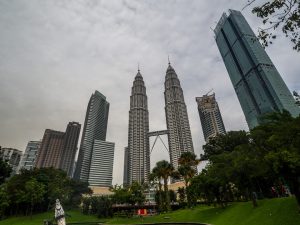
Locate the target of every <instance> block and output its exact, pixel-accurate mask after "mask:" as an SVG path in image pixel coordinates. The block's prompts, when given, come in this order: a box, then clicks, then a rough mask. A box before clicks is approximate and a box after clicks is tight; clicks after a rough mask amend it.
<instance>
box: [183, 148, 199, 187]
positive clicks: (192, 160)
mask: <svg viewBox="0 0 300 225" xmlns="http://www.w3.org/2000/svg"><path fill="white" fill-rule="evenodd" d="M199 162H200V160H199V159H197V156H196V155H195V154H194V153H192V152H184V153H182V154H181V156H180V158H179V159H178V164H179V167H178V172H179V174H180V175H181V176H182V177H183V179H184V183H185V187H186V188H187V187H188V184H189V181H190V180H191V179H192V177H194V176H195V174H196V173H197V165H198V164H199Z"/></svg>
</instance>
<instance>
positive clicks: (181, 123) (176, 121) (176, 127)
mask: <svg viewBox="0 0 300 225" xmlns="http://www.w3.org/2000/svg"><path fill="white" fill-rule="evenodd" d="M164 95H165V112H166V121H167V129H168V131H169V136H168V137H169V138H168V142H169V152H170V162H171V164H172V165H173V166H174V168H175V169H177V168H178V159H179V157H180V156H181V154H182V153H183V152H192V153H194V147H193V141H192V135H191V129H190V123H189V118H188V114H187V108H186V104H185V101H184V96H183V91H182V88H181V85H180V81H179V79H178V77H177V74H176V72H175V70H174V69H173V67H172V66H171V64H170V63H169V66H168V69H167V72H166V77H165V92H164Z"/></svg>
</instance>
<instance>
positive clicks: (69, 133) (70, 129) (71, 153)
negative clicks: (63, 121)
mask: <svg viewBox="0 0 300 225" xmlns="http://www.w3.org/2000/svg"><path fill="white" fill-rule="evenodd" d="M80 128H81V124H80V123H78V122H69V124H68V126H67V130H66V132H65V135H64V148H63V152H62V154H61V159H60V165H59V168H60V169H62V170H64V171H66V172H67V175H68V176H69V177H71V176H72V171H73V166H74V161H75V155H76V151H77V144H78V138H79V134H80Z"/></svg>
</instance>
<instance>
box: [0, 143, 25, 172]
mask: <svg viewBox="0 0 300 225" xmlns="http://www.w3.org/2000/svg"><path fill="white" fill-rule="evenodd" d="M21 157H22V151H20V150H18V149H15V148H0V158H2V160H4V161H7V162H8V164H9V165H10V166H11V167H12V172H11V174H10V175H11V176H12V175H14V174H16V172H17V169H18V166H19V163H20V160H21Z"/></svg>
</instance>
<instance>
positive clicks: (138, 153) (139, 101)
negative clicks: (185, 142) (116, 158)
mask: <svg viewBox="0 0 300 225" xmlns="http://www.w3.org/2000/svg"><path fill="white" fill-rule="evenodd" d="M148 132H149V112H148V103H147V95H146V87H145V83H144V80H143V77H142V75H141V73H140V70H138V73H137V74H136V76H135V79H134V81H133V86H132V89H131V96H130V110H129V126H128V164H127V166H128V174H127V179H128V183H129V184H131V183H132V182H133V181H137V182H140V183H141V182H147V181H148V175H149V173H150V149H149V138H148V136H147V134H148ZM125 166H126V164H125ZM124 170H125V168H124ZM125 172H126V170H125Z"/></svg>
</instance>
